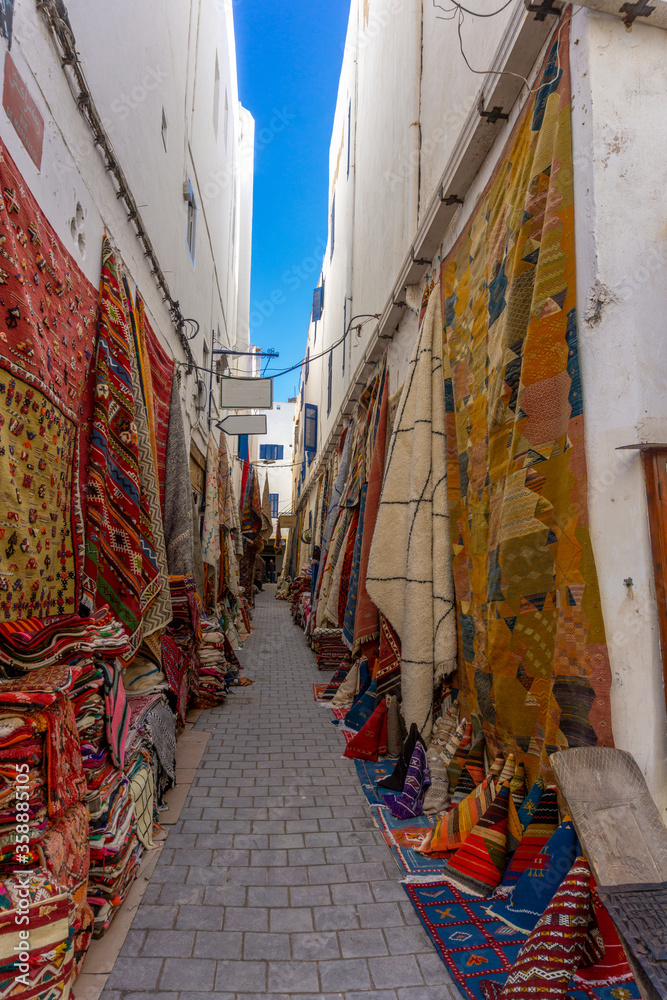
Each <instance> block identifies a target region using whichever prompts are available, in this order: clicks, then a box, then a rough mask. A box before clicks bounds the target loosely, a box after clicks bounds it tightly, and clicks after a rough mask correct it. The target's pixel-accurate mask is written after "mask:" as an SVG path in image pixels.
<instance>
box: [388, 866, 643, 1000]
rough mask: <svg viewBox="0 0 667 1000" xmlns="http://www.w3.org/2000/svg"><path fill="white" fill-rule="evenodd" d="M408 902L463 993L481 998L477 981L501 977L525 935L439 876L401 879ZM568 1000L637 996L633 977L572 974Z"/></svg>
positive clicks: (628, 999)
mask: <svg viewBox="0 0 667 1000" xmlns="http://www.w3.org/2000/svg"><path fill="white" fill-rule="evenodd" d="M404 889H405V891H406V893H407V894H408V897H409V899H410V902H411V903H412V904H413V906H414V907H415V909H416V911H417V914H418V916H419V918H420V920H421V922H422V924H423V925H424V927H425V928H426V931H427V933H428V935H429V937H430V938H431V940H432V941H433V944H434V945H435V947H436V949H437V951H438V953H439V954H440V956H441V958H442V960H443V961H444V963H445V965H446V966H447V969H448V971H449V972H450V974H451V975H452V977H453V978H454V980H455V981H456V984H457V986H458V988H459V990H460V992H461V994H462V996H464V997H469V998H470V1000H483V994H482V991H481V989H480V983H481V982H482V980H484V979H491V980H493V981H495V982H498V983H504V982H505V980H506V979H507V976H508V974H509V970H510V968H511V967H512V965H513V964H514V961H515V960H516V957H517V955H518V954H519V950H520V949H521V946H522V945H523V944H525V942H526V938H525V935H522V934H517V933H516V931H514V930H512V928H510V927H508V926H507V925H506V924H503V923H501V922H500V921H499V920H494V919H493V917H489V916H488V914H487V913H486V910H485V907H487V906H488V905H489V904H488V900H481V899H473V898H472V897H471V896H465V895H464V894H463V893H460V892H458V890H457V889H455V888H454V887H453V886H449V885H445V884H443V883H442V882H435V881H434V882H428V883H421V884H416V883H410V884H406V885H404ZM567 996H568V998H571V1000H640V993H639V991H638V989H637V986H636V984H635V983H634V982H630V983H623V984H622V985H620V986H619V985H618V984H617V985H614V984H611V983H610V984H609V985H606V986H596V987H595V988H593V987H591V986H589V985H588V984H587V983H584V982H583V981H579V980H576V979H575V980H573V982H572V985H571V986H570V988H569V989H568V990H567Z"/></svg>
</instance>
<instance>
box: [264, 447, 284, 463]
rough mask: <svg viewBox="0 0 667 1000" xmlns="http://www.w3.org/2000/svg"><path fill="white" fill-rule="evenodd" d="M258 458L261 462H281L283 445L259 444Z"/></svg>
mask: <svg viewBox="0 0 667 1000" xmlns="http://www.w3.org/2000/svg"><path fill="white" fill-rule="evenodd" d="M259 458H260V461H262V462H282V458H283V445H281V444H260V446H259Z"/></svg>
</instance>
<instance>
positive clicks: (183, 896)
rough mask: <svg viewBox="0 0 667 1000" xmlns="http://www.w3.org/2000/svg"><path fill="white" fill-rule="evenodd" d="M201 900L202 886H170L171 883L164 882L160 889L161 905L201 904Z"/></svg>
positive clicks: (202, 894)
mask: <svg viewBox="0 0 667 1000" xmlns="http://www.w3.org/2000/svg"><path fill="white" fill-rule="evenodd" d="M203 898H204V887H203V885H187V884H186V885H180V884H176V885H171V883H169V882H166V883H164V884H163V885H162V887H161V889H160V902H161V903H178V904H181V903H201V902H202V900H203ZM145 899H146V897H145V896H144V900H145ZM142 902H143V900H142Z"/></svg>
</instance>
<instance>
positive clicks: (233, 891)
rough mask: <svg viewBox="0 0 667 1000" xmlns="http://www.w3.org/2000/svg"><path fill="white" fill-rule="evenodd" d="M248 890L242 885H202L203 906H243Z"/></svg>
mask: <svg viewBox="0 0 667 1000" xmlns="http://www.w3.org/2000/svg"><path fill="white" fill-rule="evenodd" d="M247 894H248V890H247V889H246V887H245V886H244V885H207V886H204V905H205V906H245V903H246V899H247Z"/></svg>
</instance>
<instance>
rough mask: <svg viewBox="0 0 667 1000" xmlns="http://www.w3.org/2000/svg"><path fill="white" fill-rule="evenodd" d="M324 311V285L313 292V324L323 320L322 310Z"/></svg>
mask: <svg viewBox="0 0 667 1000" xmlns="http://www.w3.org/2000/svg"><path fill="white" fill-rule="evenodd" d="M323 309H324V285H320V287H319V288H316V289H315V291H314V292H313V323H317V322H318V321H319V320H321V319H322V310H323Z"/></svg>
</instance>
